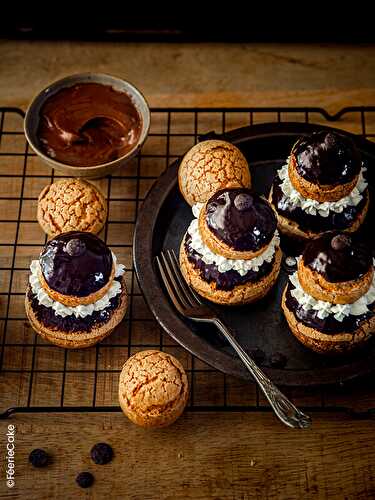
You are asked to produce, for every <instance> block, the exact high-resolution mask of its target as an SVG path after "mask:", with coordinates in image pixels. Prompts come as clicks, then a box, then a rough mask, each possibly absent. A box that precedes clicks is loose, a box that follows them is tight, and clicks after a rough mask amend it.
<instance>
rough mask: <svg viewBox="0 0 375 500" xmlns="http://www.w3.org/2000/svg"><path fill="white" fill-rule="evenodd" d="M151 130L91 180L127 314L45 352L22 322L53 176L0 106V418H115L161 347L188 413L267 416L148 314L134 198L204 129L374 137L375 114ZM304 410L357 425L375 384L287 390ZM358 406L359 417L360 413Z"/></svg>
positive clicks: (191, 123) (305, 115) (170, 111)
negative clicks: (278, 127)
mask: <svg viewBox="0 0 375 500" xmlns="http://www.w3.org/2000/svg"><path fill="white" fill-rule="evenodd" d="M151 116H152V120H151V123H152V124H151V130H150V134H149V137H148V139H147V141H146V143H145V145H144V146H143V148H142V151H141V152H140V153H139V154H138V156H137V157H136V158H134V159H133V160H132V161H131V163H129V165H128V166H127V168H126V169H124V174H123V175H113V176H108V177H106V178H103V179H100V180H94V181H93V183H94V184H95V185H97V186H98V187H99V188H100V189H101V190H102V191H103V193H104V194H105V195H106V197H107V202H108V213H109V216H108V221H107V223H106V225H105V228H104V229H103V231H102V232H101V233H100V235H99V236H100V237H102V238H103V239H104V240H105V241H106V243H107V244H108V245H109V246H110V247H111V248H112V249H113V251H114V252H115V253H116V254H117V256H118V259H119V261H120V262H123V263H124V264H125V265H126V267H127V286H128V291H129V308H128V312H127V315H126V318H125V320H124V321H123V323H122V324H121V325H120V326H119V327H118V328H117V329H116V331H115V332H114V333H113V334H112V335H111V336H110V337H108V338H107V339H105V340H104V341H103V342H101V343H100V344H98V345H96V346H94V347H91V348H88V349H82V350H64V349H61V348H60V347H56V346H53V345H51V344H49V343H47V342H45V341H44V340H43V339H41V338H40V337H39V336H37V335H36V334H35V333H34V332H33V330H32V329H31V327H30V325H29V323H28V322H27V320H26V317H25V311H24V294H25V289H26V284H27V277H28V269H29V268H28V266H29V264H30V261H31V260H32V259H33V258H37V256H38V254H39V252H40V249H41V247H42V246H43V244H44V243H45V242H46V236H45V235H44V233H43V232H42V230H41V229H40V227H39V225H38V223H37V221H36V205H37V198H38V194H39V192H40V191H41V190H42V189H43V187H44V186H45V185H47V184H49V183H50V182H52V181H53V180H54V179H55V178H57V177H59V176H58V175H57V174H55V173H54V171H53V170H51V169H50V168H49V167H48V166H47V165H46V164H44V163H43V162H42V161H41V160H40V159H39V158H38V157H37V156H36V155H35V154H34V153H33V152H32V151H31V150H30V149H29V147H28V145H27V143H26V141H25V137H24V134H23V117H24V113H23V111H22V110H20V109H18V108H0V345H1V352H0V412H3V413H2V414H0V417H2V418H6V417H8V416H10V415H11V414H12V413H16V412H20V413H21V412H23V413H28V412H30V413H31V412H77V411H78V412H97V411H106V412H109V411H111V412H113V411H120V408H119V406H118V401H117V391H118V377H119V373H120V371H121V368H122V365H123V363H124V362H125V361H126V359H127V358H128V357H129V356H130V355H131V354H133V353H134V352H136V351H139V350H143V349H149V348H154V349H161V350H164V351H166V352H169V353H171V354H173V355H175V356H177V358H178V359H179V360H180V361H181V362H182V364H183V365H184V368H185V369H186V371H187V373H188V377H189V380H190V387H191V396H190V402H189V406H188V409H189V410H191V411H194V410H198V411H211V410H216V411H267V410H268V409H269V407H268V405H267V403H266V401H265V400H264V399H263V397H262V395H261V394H259V392H258V388H257V386H256V385H255V384H253V383H251V382H244V381H242V380H237V379H234V378H232V377H229V376H226V375H224V374H223V373H220V372H218V371H216V370H213V369H212V368H211V367H209V366H208V365H206V364H204V363H203V362H201V361H200V360H198V359H197V358H195V357H194V356H192V355H190V354H189V353H187V352H186V351H185V350H184V349H183V348H182V347H180V346H179V345H178V344H177V343H175V342H174V341H173V340H172V339H170V338H169V337H168V336H167V335H166V334H164V333H163V331H162V330H161V328H160V327H159V325H158V324H157V323H156V321H155V320H154V319H153V317H152V316H151V314H150V312H149V311H148V308H147V306H146V304H145V302H144V300H143V297H142V294H141V291H140V289H139V287H138V283H137V280H136V276H135V273H134V269H133V265H132V237H133V230H134V224H135V221H136V218H137V214H138V211H139V209H140V207H141V204H142V200H143V199H144V198H145V196H146V194H147V192H148V190H149V189H150V187H151V186H152V184H153V182H154V180H155V179H156V178H157V177H158V176H159V175H160V174H161V173H162V172H163V171H164V170H165V169H166V168H168V165H169V164H170V163H171V162H172V161H173V160H175V159H176V158H179V157H180V156H181V155H182V154H183V153H184V152H185V151H186V150H187V149H188V148H190V147H191V146H192V145H194V144H195V143H196V142H197V140H198V138H199V136H200V135H204V134H207V133H208V132H209V131H215V132H217V133H224V132H226V131H228V130H231V129H234V128H238V127H241V126H246V125H252V124H256V123H264V122H280V121H294V122H296V121H297V122H313V123H320V124H326V123H327V122H332V121H337V122H338V124H337V126H338V127H340V128H342V129H345V130H348V131H350V132H353V133H356V134H358V135H361V136H363V137H366V138H368V139H370V140H374V138H375V107H351V108H345V109H342V110H341V111H339V112H338V113H336V114H334V115H331V114H329V113H328V112H327V111H325V110H324V109H321V108H246V109H245V108H225V109H222V108H220V109H213V108H208V109H203V108H199V109H186V108H154V109H151ZM286 392H287V393H288V394H289V396H290V397H292V398H293V399H294V400H295V401H296V402H297V403H298V404H299V405H300V406H303V407H306V408H309V411H314V410H316V411H332V410H333V411H340V410H341V411H343V410H348V409H352V408H353V407H354V406H356V407H357V410H358V408H359V411H356V412H355V413H353V412H352V414H353V415H355V416H357V417H359V418H362V417H363V418H369V417H372V416H374V412H373V410H367V409H368V408H369V407H373V406H375V387H374V382H373V381H361V383H360V384H358V383H357V384H354V385H348V386H345V387H341V386H338V387H333V388H324V389H319V388H318V389H308V390H306V389H298V390H297V389H288V390H287V391H286ZM364 408H365V410H364V411H361V410H363V409H364Z"/></svg>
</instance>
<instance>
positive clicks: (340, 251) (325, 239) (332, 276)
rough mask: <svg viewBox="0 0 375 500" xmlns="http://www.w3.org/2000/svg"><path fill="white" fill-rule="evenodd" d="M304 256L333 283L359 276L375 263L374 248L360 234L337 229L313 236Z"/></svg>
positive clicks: (305, 259)
mask: <svg viewBox="0 0 375 500" xmlns="http://www.w3.org/2000/svg"><path fill="white" fill-rule="evenodd" d="M302 259H303V263H304V265H305V266H308V267H309V268H310V269H312V270H313V271H315V272H317V273H319V274H321V275H322V276H323V277H324V278H325V279H326V280H327V281H329V282H331V283H339V282H343V281H351V280H356V279H359V278H360V277H361V276H363V275H364V274H366V273H367V272H368V270H369V269H370V267H371V266H372V255H371V250H370V249H369V248H368V247H367V245H366V244H365V243H364V242H363V241H361V240H360V239H359V238H358V236H355V235H351V236H349V235H347V234H345V233H337V232H331V233H327V234H325V235H323V236H321V237H320V238H317V239H315V240H312V241H311V242H310V243H309V244H308V245H307V246H306V248H305V251H304V252H303V256H302Z"/></svg>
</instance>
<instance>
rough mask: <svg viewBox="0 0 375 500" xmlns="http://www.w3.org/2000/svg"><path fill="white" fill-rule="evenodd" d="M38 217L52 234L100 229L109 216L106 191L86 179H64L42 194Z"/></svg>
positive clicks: (46, 188) (44, 190)
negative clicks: (103, 191) (102, 191)
mask: <svg viewBox="0 0 375 500" xmlns="http://www.w3.org/2000/svg"><path fill="white" fill-rule="evenodd" d="M37 219H38V222H39V224H40V226H41V227H42V229H43V231H44V232H45V233H47V234H48V236H50V237H52V236H56V235H58V234H60V233H66V232H68V231H88V232H91V233H95V234H96V233H99V231H100V230H101V229H102V228H103V225H104V223H105V221H106V219H107V203H106V201H105V198H104V196H103V195H102V193H101V192H100V191H99V190H98V189H97V188H96V187H95V186H94V185H93V184H90V183H88V182H86V181H84V180H82V179H62V180H59V181H56V182H54V183H53V184H50V185H49V186H46V187H45V188H44V189H43V190H42V192H41V193H40V195H39V198H38V209H37Z"/></svg>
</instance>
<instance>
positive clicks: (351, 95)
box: [0, 41, 375, 500]
mask: <svg viewBox="0 0 375 500" xmlns="http://www.w3.org/2000/svg"><path fill="white" fill-rule="evenodd" d="M80 71H102V72H107V73H112V74H115V75H119V76H122V77H124V78H126V79H128V80H130V81H132V82H133V83H135V84H136V85H137V86H138V87H139V88H141V89H142V90H143V92H144V93H145V95H146V98H147V99H148V101H149V103H150V105H151V106H321V107H325V108H326V109H327V110H329V111H331V112H335V111H337V110H338V109H340V108H342V107H344V106H351V105H374V104H375V48H374V47H371V46H358V47H353V46H318V45H309V46H307V45H302V46H301V45H296V46H293V45H282V46H278V45H275V44H263V45H260V44H256V45H246V44H239V45H222V44H204V45H189V44H170V45H161V44H158V45H151V44H144V45H140V44H127V45H123V44H120V43H117V44H112V43H78V42H15V41H2V42H0V74H1V79H0V106H20V107H22V108H25V106H26V105H27V103H28V102H29V100H30V99H31V97H32V96H33V94H35V92H37V91H38V90H39V89H40V88H42V87H43V86H45V85H47V84H48V83H49V82H50V81H52V80H54V79H57V78H60V77H61V76H63V75H65V74H70V73H74V72H80ZM177 125H178V124H177ZM235 125H236V123H233V126H235ZM340 126H342V127H343V128H346V129H347V130H353V131H357V129H356V127H358V125H357V124H356V122H355V120H354V117H353V120H351V119H350V117H348V118H347V119H345V120H344V121H343V123H341V124H340ZM371 126H372V127H374V128H375V123H372V124H371ZM374 131H375V130H374ZM374 131H373V132H374ZM11 146H12V144H11V143H10V142H8V143H7V147H11ZM159 146H160V145H158V144H156V143H154V144H150V145H149V146H148V147H150V148H151V150H152V149H155V148H158V147H159ZM185 146H186V145H185V144H183V145H180V147H185ZM14 147H16V146H14ZM176 147H177V146H176ZM176 154H178V153H176ZM40 168H41V167H40V165H39V164H38V163H37V161H36V160H35V159H34V160H33V161H32V164H31V165H30V169H31V170H30V171H31V172H32V173H34V174H39V173H40V172H41V171H42V172H45V169H44V170H43V168H44V167H42V169H41V170H40ZM155 168H156V167H155V166H147V165H146V166H145V169H146V171H147V169H151V170H149V171H153V170H152V169H155ZM1 169H3V170H1ZM4 169H6V165H4V164H2V163H0V170H1V172H0V173H4V171H5V170H4ZM15 169H16V170H17V167H15ZM46 177H47V178H45V179H43V178H42V179H41V178H39V177H34V178H30V179H28V183H27V186H26V187H25V189H26V192H25V193H24V196H29V197H30V198H31V199H30V200H29V201H26V202H24V205H23V208H22V210H24V211H25V212H24V213H22V217H24V219H25V220H29V219H30V218H32V217H33V214H34V212H35V200H33V198H35V196H37V194H38V192H39V190H40V189H41V187H42V186H43V185H44V184H45V183H47V182H48V179H49V177H48V175H47V176H46ZM96 182H97V183H98V185H99V186H101V187H102V189H105V188H106V185H105V182H107V181H104V180H100V181H96ZM150 185H151V182H146V183H145V185H144V186H143V187H142V189H143V190H144V192H146V191H147V189H148V188H149V187H150ZM131 188H132V187H131V185H127V184H126V182H125V183H124V184H123V185H122V187H121V189H129V192H130V190H131ZM17 189H20V188H19V185H18V184H17V180H15V179H9V180H8V181H6V182H5V181H4V182H2V185H1V186H0V194H1V196H9V193H10V192H14V190H17ZM0 210H1V213H2V215H1V217H0V218H1V219H4V218H6V217H9V220H13V214H14V213H16V212H17V207H15V206H14V205H12V203H11V202H9V203H3V204H1V206H0ZM134 210H135V209H134V206H132V205H131V204H129V205H124V204H121V203H117V204H116V203H115V204H114V206H113V207H112V217H113V218H114V219H115V218H116V217H118V216H119V215H118V214H121V216H122V217H123V216H124V214H125V216H126V217H129V218H131V217H133V216H134ZM22 224H23V225H22ZM22 224H21V225H20V232H21V234H20V236H19V237H20V238H21V239H22V238H24V239H25V241H31V242H32V243H33V245H34V246H33V247H32V248H31V250H30V248H29V247H28V248H26V250H24V251H23V252H22V251H20V253H19V254H18V253H17V256H16V257H17V263H18V265H19V266H21V267H24V266H27V263H28V262H29V260H30V256H31V255H37V253H38V250H39V249H40V245H41V244H42V243H43V235H42V233H41V232H40V230H39V229H38V227H37V225H31V224H29V223H22ZM5 226H6V225H4V228H1V229H2V230H1V236H0V241H1V238H2V237H3V238H6V237H8V236H7V235H6V231H7V229H6V228H5ZM21 226H22V227H21ZM7 227H8V226H7ZM22 231H23V232H22ZM109 237H110V238H112V240H111V244H116V241H117V240H118V239H121V241H126V242H127V241H128V240H129V242H131V234H130V233H129V234H128V233H120V232H119V231H117V232H116V231H115V232H114V233H113V234H111V235H109ZM0 252H2V253H1V254H0V267H2V266H5V265H6V263H9V259H10V255H9V254H7V253H6V247H0ZM122 258H123V259H124V260H125V263H126V264H127V265H128V266H130V265H131V254H130V250H129V251H128V250H127V249H124V251H123V254H122ZM4 277H5V279H4ZM26 277H27V273H26V272H23V271H20V272H19V273H18V274H17V275H15V277H14V281H13V283H12V292H14V293H15V294H16V293H17V292H18V293H20V292H21V291H22V290H23V289H24V286H25V280H26ZM129 284H130V286H132V287H133V291H134V300H133V304H132V317H133V319H135V320H137V326H136V327H134V329H133V336H134V337H133V341H134V338H136V339H138V344H139V345H140V346H142V344H146V343H149V342H158V341H159V339H160V338H161V336H160V331H159V330H158V329H157V328H156V326H155V323H154V322H153V321H152V319H151V318H150V314H149V312H148V311H147V308H146V306H145V304H144V302H143V299H142V297H141V295H140V294H139V290H137V287H136V284H135V283H133V284H131V283H129ZM2 286H3V287H4V290H6V287H7V276H6V275H5V274H3V276H1V279H0V287H2ZM0 291H1V290H0ZM15 297H17V295H15ZM17 300H18V299H17ZM13 306H14V311H16V314H17V313H19V314H22V313H21V312H20V311H21V306H20V304H19V303H18V304H17V303H15V304H14V305H12V307H13ZM1 307H2V304H1V301H0V310H1ZM1 316H2V314H1ZM19 319H20V320H19V321H18V323H17V324H18V325H19V326H18V327H15V328H14V330H13V331H12V336H13V341H14V342H15V343H17V342H27V341H28V340H30V342H31V343H32V342H33V340H32V339H33V334H32V332H31V331H30V329H29V327H28V326H27V323H25V322H24V321H23V320H22V316H21V315H20V317H19ZM127 324H128V323H127V322H125V325H124V327H123V329H122V330H121V337H120V335H118V334H117V333H115V334H114V338H112V340H111V341H112V342H115V341H116V342H120V339H121V341H122V342H123V344H124V348H123V349H121V348H120V349H119V348H118V349H116V351H114V350H111V349H110V348H108V349H102V350H101V351H100V352H101V356H100V358H99V363H101V366H102V368H103V369H106V370H112V369H113V373H109V372H106V373H105V377H103V378H101V379H100V380H98V392H97V396H96V397H97V400H96V403H97V404H100V405H116V404H117V401H116V392H117V378H118V370H119V369H120V368H121V365H122V363H123V362H124V361H125V360H126V357H127V355H128V354H129V349H128V347H127V344H126V339H125V340H124V337H123V336H124V335H125V336H126V334H127V333H126V332H127V330H126V329H127ZM0 326H3V325H2V324H1V322H0ZM163 342H164V343H163V347H165V349H166V350H168V351H169V352H171V353H173V354H175V355H177V357H179V359H180V360H181V361H182V362H183V363H184V365H185V367H186V368H187V369H191V363H192V360H191V356H189V355H187V354H186V353H185V352H184V351H183V350H182V348H180V347H178V346H177V345H176V344H175V343H173V342H172V341H171V340H170V339H168V338H165V337H164V340H163ZM38 346H39V344H38ZM139 348H142V347H139ZM38 349H39V350H38V355H37V357H36V360H35V363H37V367H39V368H40V369H41V372H43V370H42V369H43V367H44V366H46V365H47V364H48V366H51V364H53V365H55V366H56V367H61V366H62V363H64V362H65V363H66V362H68V363H71V364H72V366H74V367H85V368H86V367H87V366H92V365H93V364H94V363H95V349H94V350H91V351H90V350H87V351H86V352H80V353H77V352H75V353H74V352H73V353H71V354H69V357H68V358H66V357H65V354H64V351H63V350H61V349H57V348H49V347H48V346H44V348H42V346H40V347H38ZM64 357H65V361H64ZM5 361H6V363H5V366H6V367H8V368H14V367H16V368H17V367H19V366H28V363H29V362H30V354H29V351H28V349H21V350H18V351H17V350H16V348H14V347H13V348H12V350H10V351H9V353H8V355H6V356H5ZM196 363H199V362H198V361H196ZM195 368H197V366H195ZM198 368H199V369H200V371H199V376H198V378H197V380H196V386H195V405H197V406H198V408H197V406H195V409H194V411H188V412H186V413H185V414H184V415H183V416H182V418H181V419H180V420H179V421H178V422H177V423H176V424H175V425H173V426H172V427H170V428H167V429H164V430H158V431H151V432H148V431H145V430H143V429H139V428H137V427H135V426H134V425H133V424H131V423H130V422H129V421H128V420H127V419H126V418H125V417H123V416H122V414H121V413H109V412H106V413H91V414H82V413H81V414H79V413H68V412H66V413H62V414H56V413H55V414H43V413H36V414H27V415H24V414H17V415H15V416H13V417H12V418H10V419H9V420H8V421H1V422H0V429H1V436H2V437H1V439H0V442H1V446H2V447H3V448H2V450H1V454H2V457H3V458H4V461H3V467H2V471H1V477H0V498H17V499H18V498H27V499H34V498H35V499H44V498H45V499H47V498H48V499H50V498H64V499H69V498H105V497H106V496H107V497H108V495H110V498H134V499H142V500H143V499H158V498H162V499H166V498H168V499H190V498H196V499H206V498H220V499H221V498H228V499H250V498H257V499H262V500H263V499H268V498H276V499H279V498H280V499H310V498H311V499H315V498H329V499H331V498H337V499H343V498H348V499H357V498H358V499H367V498H375V471H374V459H375V433H374V422H373V421H366V420H363V421H362V420H352V419H350V418H349V417H348V416H347V415H346V414H345V413H344V412H343V411H336V412H324V411H322V412H314V413H313V419H314V421H313V426H312V428H311V429H309V430H306V431H296V430H291V429H287V428H284V427H283V426H282V425H281V424H279V422H278V421H277V420H276V419H275V417H274V416H273V415H272V414H271V413H269V412H255V413H253V412H240V411H238V412H219V411H210V412H204V411H199V405H201V406H207V405H210V406H215V405H218V404H221V398H222V394H221V391H220V387H221V384H222V383H223V375H222V374H220V373H218V372H215V371H211V370H210V369H209V367H207V366H205V365H204V364H203V363H202V364H199V365H198ZM36 376H37V377H40V378H39V379H38V380H37V381H35V380H34V387H36V390H35V392H33V393H32V394H29V392H28V391H29V387H30V385H29V384H30V380H29V379H28V376H27V375H26V374H25V375H22V374H21V375H20V374H13V375H12V374H11V373H10V372H6V371H5V372H4V373H0V410H1V409H4V408H7V407H9V406H14V405H20V406H22V405H25V404H27V402H28V401H29V402H30V404H32V405H39V406H40V405H44V404H46V405H48V404H56V405H59V403H60V397H61V395H60V393H58V392H57V389H58V388H59V386H60V385H61V383H60V381H59V380H58V378H57V377H55V376H53V375H48V376H46V375H45V374H44V376H43V373H40V374H37V375H36ZM67 377H68V375H67ZM226 383H227V385H228V397H229V398H230V401H229V403H230V404H232V405H241V404H243V403H244V402H249V401H250V400H251V399H252V398H253V397H254V386H253V385H252V384H246V383H244V382H242V381H238V380H235V379H230V378H229V377H228V379H227V380H226ZM55 388H57V389H56V391H55ZM66 388H67V389H66V393H65V394H64V398H66V399H64V402H65V403H66V404H67V405H73V406H74V405H79V404H90V401H91V399H90V398H91V395H92V380H91V379H90V377H89V376H87V377H86V376H85V375H82V376H81V377H75V376H74V377H72V379H71V380H67V385H66ZM288 394H289V395H291V396H292V397H293V398H294V400H295V401H296V402H297V403H298V404H302V405H305V406H313V407H314V406H319V407H321V406H322V405H325V406H332V405H335V406H350V407H356V408H359V409H362V408H368V407H371V406H375V387H374V382H373V381H372V380H370V381H366V382H363V383H360V384H355V385H353V386H352V387H348V388H341V389H334V388H332V389H325V390H324V391H321V390H319V391H316V390H309V391H307V390H301V389H300V390H288ZM261 403H262V400H261ZM9 424H15V425H16V460H15V462H16V486H15V487H14V488H13V489H11V490H10V489H7V488H6V485H5V472H4V469H5V467H4V466H5V446H6V441H5V440H6V437H5V434H6V431H7V426H8V425H9ZM100 441H104V442H108V443H110V444H111V445H112V446H113V448H114V451H115V458H114V460H113V462H112V463H111V464H108V465H106V466H95V465H94V464H93V463H92V462H91V460H90V458H89V450H90V448H91V446H92V445H93V444H95V443H96V442H100ZM37 447H40V448H45V449H46V450H47V451H49V452H50V453H51V455H52V457H53V463H52V464H51V465H50V466H49V467H47V468H45V469H40V470H37V469H33V468H32V467H31V466H30V465H29V464H28V462H27V457H28V454H29V452H30V451H31V450H32V449H33V448H37ZM82 470H90V471H92V472H93V474H94V475H95V479H96V480H95V484H94V486H93V487H92V488H90V489H88V490H81V489H80V488H78V487H77V486H76V484H75V480H74V478H75V476H76V474H77V473H78V472H80V471H82Z"/></svg>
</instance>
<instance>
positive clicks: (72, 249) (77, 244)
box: [65, 238, 86, 257]
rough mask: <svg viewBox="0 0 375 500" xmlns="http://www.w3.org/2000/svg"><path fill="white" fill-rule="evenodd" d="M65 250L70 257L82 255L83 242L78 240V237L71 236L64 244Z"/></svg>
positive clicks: (84, 247)
mask: <svg viewBox="0 0 375 500" xmlns="http://www.w3.org/2000/svg"><path fill="white" fill-rule="evenodd" d="M65 251H66V253H68V254H69V255H70V256H71V257H79V256H80V255H83V254H84V253H85V251H86V245H85V242H84V241H81V240H79V239H78V238H72V239H71V240H69V241H68V243H67V244H66V245H65Z"/></svg>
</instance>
